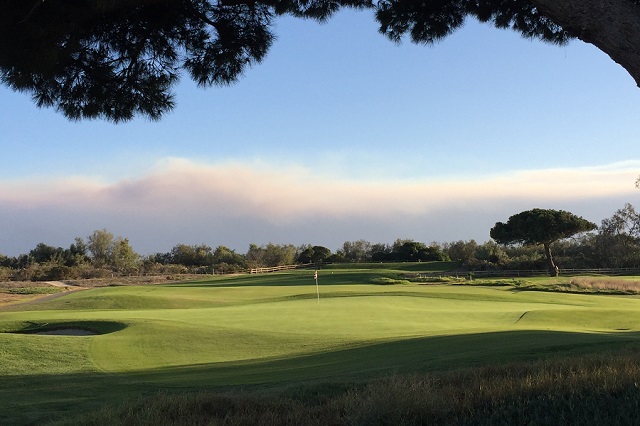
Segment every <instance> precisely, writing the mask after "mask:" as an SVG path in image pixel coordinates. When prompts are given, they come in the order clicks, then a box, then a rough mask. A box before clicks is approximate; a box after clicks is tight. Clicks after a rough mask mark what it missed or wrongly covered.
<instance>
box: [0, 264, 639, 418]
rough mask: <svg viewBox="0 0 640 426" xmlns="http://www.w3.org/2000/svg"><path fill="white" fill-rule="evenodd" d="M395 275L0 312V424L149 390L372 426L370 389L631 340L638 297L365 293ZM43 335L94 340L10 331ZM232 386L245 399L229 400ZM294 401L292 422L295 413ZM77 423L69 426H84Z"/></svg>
mask: <svg viewBox="0 0 640 426" xmlns="http://www.w3.org/2000/svg"><path fill="white" fill-rule="evenodd" d="M393 274H398V271H394V270H381V269H379V270H321V271H320V273H319V284H320V300H319V301H318V300H317V295H316V287H315V282H314V280H313V271H294V272H289V273H281V274H271V275H261V276H256V275H254V276H248V275H247V276H236V277H226V278H225V277H214V278H212V279H209V280H206V281H194V282H191V283H185V284H166V285H157V286H141V287H138V286H123V287H107V288H95V289H91V290H85V291H82V292H73V293H69V294H66V295H64V296H63V297H60V298H58V299H55V300H49V301H44V302H41V303H38V304H33V305H21V306H13V307H11V308H10V309H9V308H7V309H5V310H4V311H2V312H0V423H1V424H13V423H15V424H32V423H42V422H44V421H46V420H47V419H58V420H60V419H64V418H69V417H74V418H75V417H76V414H82V413H86V412H89V411H94V410H99V409H100V407H102V406H104V405H105V404H107V403H108V404H110V405H111V407H114V406H116V407H117V406H119V405H120V404H121V403H122V402H123V401H131V400H132V399H134V398H135V397H139V396H140V395H143V396H145V397H151V398H152V399H151V400H147V399H145V401H147V402H146V404H149V405H152V406H154V404H156V402H154V400H155V396H157V395H158V392H159V391H162V392H164V393H166V394H167V395H168V396H167V398H169V399H171V398H172V397H173V395H180V394H184V393H188V394H189V395H194V394H197V395H208V396H206V398H210V396H211V395H214V397H215V398H218V397H220V398H222V399H223V400H225V401H228V402H229V404H231V405H233V406H235V407H240V406H242V405H243V404H244V402H243V399H242V398H245V397H246V398H248V399H247V400H248V401H252V402H251V404H245V405H247V406H248V405H252V404H253V405H255V406H257V407H263V408H261V409H257V411H256V412H255V413H254V414H252V416H265V417H264V418H263V417H260V418H258V419H257V420H259V421H260V422H262V421H264V422H267V423H266V424H269V423H268V419H269V418H270V416H273V419H274V420H273V422H274V423H271V424H282V421H283V420H284V421H285V423H286V421H289V420H286V419H288V418H289V417H286V416H289V415H292V416H294V417H291V419H292V420H291V422H294V421H295V419H297V420H298V421H300V420H301V419H303V418H307V417H308V416H310V418H316V417H317V418H319V419H321V418H324V417H322V416H324V414H322V413H321V412H322V410H323V409H324V408H325V405H327V404H329V401H333V402H331V404H337V405H336V406H337V407H342V408H339V409H338V411H337V413H338V414H339V415H340V417H338V418H337V420H336V424H375V419H373V418H365V417H363V416H364V413H366V412H367V410H368V411H372V410H373V409H374V408H375V407H377V406H378V405H379V403H377V402H375V401H376V399H375V398H374V394H375V392H374V391H375V390H376V389H378V388H379V389H384V386H385V385H384V384H385V383H387V382H385V380H386V381H388V382H389V383H393V381H394V380H398V383H404V384H402V385H398V387H399V388H402V387H406V388H408V389H413V388H414V387H415V386H417V385H411V384H410V383H411V381H409V380H410V377H411V376H413V375H416V374H417V375H418V376H415V377H422V379H420V380H427V379H428V380H431V379H430V378H431V377H440V376H438V375H437V374H444V373H442V372H450V373H451V372H452V371H457V370H459V369H465V368H470V367H474V368H475V367H477V368H488V367H487V366H496V365H500V364H503V363H505V362H506V361H509V362H519V363H525V362H534V363H535V362H541V361H539V360H544V359H556V358H560V359H565V357H568V356H583V355H584V354H599V353H600V354H601V353H605V352H606V351H611V350H613V349H620V348H624V347H628V346H629V345H636V344H637V342H638V338H639V337H640V334H639V333H638V332H640V309H638V308H640V299H638V298H636V297H635V296H620V295H608V296H601V295H593V294H560V293H553V292H528V291H519V290H518V288H517V286H513V285H500V286H479V285H474V286H452V285H430V286H424V285H419V284H404V283H403V285H374V284H371V280H373V279H376V278H384V277H387V278H388V277H390V276H393ZM390 279H392V278H390ZM540 283H543V281H540ZM45 324H46V327H53V328H56V327H61V326H69V327H80V328H81V327H83V326H84V327H87V328H96V329H97V331H100V332H102V333H104V334H101V335H97V336H84V337H70V336H35V335H24V334H15V333H7V332H8V331H18V330H24V329H30V328H31V329H33V328H39V327H43V325H45ZM1 332H4V333H1ZM633 347H636V346H633ZM631 352H633V351H631ZM613 353H614V354H615V352H613ZM594 356H595V355H594ZM473 371H475V370H473ZM436 373H437V374H436ZM433 374H436V376H432V375H433ZM447 374H449V373H447ZM451 374H454V373H451ZM456 374H457V373H456ZM408 377H409V378H408ZM425 377H426V379H425ZM411 380H413V379H411ZM434 380H435V379H434ZM438 380H445V379H442V378H439V379H438ZM447 380H448V379H447ZM514 380H520V379H514ZM465 383H466V382H465ZM336 386H337V389H338V390H339V391H335V389H336ZM473 386H475V385H473ZM230 389H231V390H233V392H232V393H230V394H229V393H227V391H228V390H230ZM316 389H328V390H329V391H328V393H329V395H328V396H327V395H325V394H323V395H324V396H322V395H320V396H318V398H319V400H322V401H325V402H324V403H322V404H321V405H320V406H316V405H313V404H316V403H315V402H314V403H313V404H311V405H309V404H310V402H309V401H314V400H315V399H314V398H315V397H306V396H305V395H315V394H317V393H318V392H319V391H316ZM367 389H368V391H367V392H369V393H370V396H369V397H367V398H370V399H369V403H371V404H372V405H370V406H368V407H369V408H366V407H367V405H366V404H365V403H364V402H362V404H364V405H361V406H360V405H357V404H359V403H360V402H359V400H358V398H355V396H354V395H355V393H353V392H364V391H365V390H367ZM469 389H471V390H472V391H470V392H471V393H473V394H475V393H477V392H476V391H475V388H473V387H472V388H469ZM239 390H243V392H244V393H243V394H241V395H240V397H238V396H237V395H236V392H237V391H239ZM384 392H386V393H388V394H389V395H392V394H393V392H392V390H391V389H387V390H385V391H384ZM398 392H400V390H398ZM456 392H460V390H458V391H456ZM607 392H608V391H607ZM216 395H217V396H216ZM381 395H382V394H381ZM399 395H401V393H399ZM329 397H330V398H329ZM406 397H407V396H402V398H406ZM206 398H205V400H206ZM237 398H240V399H237ZM327 398H329V399H327ZM398 398H401V397H400V396H398ZM425 398H426V397H425ZM483 398H484V397H483ZM187 399H190V397H187ZM205 400H203V401H205ZM289 400H291V401H292V402H291V401H289ZM392 400H393V399H390V401H392ZM340 401H342V402H340ZM345 401H346V402H345ZM363 401H367V399H364V400H363ZM518 401H520V400H518ZM522 401H524V402H522V403H525V402H526V399H523V400H522ZM176 403H177V402H176ZM190 403H194V404H196V403H197V399H196V400H195V401H193V402H190ZM162 404H172V403H171V402H163V403H162ZM181 404H182V403H181ZM202 404H203V405H207V404H208V406H216V404H218V403H217V402H216V403H205V402H202ZM220 404H222V403H220ZM297 404H302V408H300V410H302V411H296V410H297V408H296V407H298V405H297ZM323 404H324V405H323ZM331 404H329V405H331ZM340 404H342V405H340ZM345 404H346V405H345ZM398 404H399V403H394V404H393V405H394V406H395V405H398ZM416 404H417V403H416ZM473 404H476V402H474V403H473ZM473 404H472V406H473V407H476V405H473ZM136 407H138V406H136V405H133V406H131V405H127V406H124V407H122V408H109V410H115V411H109V412H110V413H111V414H112V415H113V416H115V417H114V418H115V419H120V418H122V419H123V420H122V424H136V422H138V421H139V422H140V423H139V424H154V423H153V422H156V421H159V418H158V417H149V418H151V419H153V420H151V421H147V422H146V423H145V421H143V420H137V421H133V420H132V421H131V422H129V421H128V420H127V417H123V416H125V414H123V412H135V411H136V410H138V408H136ZM160 407H161V406H158V410H160V411H162V410H165V409H164V408H160ZM270 407H271V408H270ZM278 407H279V408H278ZM305 407H306V408H305ZM345 407H347V408H345ZM398 407H400V408H402V406H401V405H398ZM463 407H466V406H463ZM478 407H480V408H478V409H481V408H482V406H481V405H480V406H478ZM211 409H216V410H219V411H220V410H221V411H220V412H225V413H227V414H229V410H226V409H225V410H222V409H218V408H215V407H214V408H211ZM413 409H414V408H410V407H409V408H402V409H401V410H400V411H399V412H400V413H401V412H403V411H402V410H405V411H407V410H409V411H408V412H411V410H413ZM415 409H416V410H417V408H415ZM166 410H168V411H166ZM166 410H165V411H162V412H165V415H166V416H168V417H167V418H169V419H172V418H174V417H172V416H177V417H178V418H181V417H182V416H186V414H180V413H182V411H180V410H182V409H181V408H179V407H178V408H175V409H173V408H167V409H166ZM175 410H178V414H176V412H174V411H175ZM239 410H240V409H239ZM305 410H311V411H305ZM465 410H467V409H466V408H464V409H462V411H463V412H466V411H465ZM474 410H475V408H474ZM121 411H122V412H121ZM151 411H155V410H151ZM196 411H197V410H196ZM239 412H240V414H238V415H239V416H240V417H234V415H232V414H229V416H231V417H229V419H230V420H229V421H228V422H227V423H225V422H226V420H224V418H223V419H219V418H218V417H215V416H213V417H210V419H213V420H211V421H213V424H249V423H251V422H252V421H255V420H256V418H255V417H246V419H253V420H251V421H250V420H246V421H245V420H243V419H245V417H242V416H244V415H245V414H242V410H240V411H239ZM278 413H280V414H278ZM301 413H302V414H301ZM313 413H316V414H313ZM357 413H361V414H357ZM420 413H423V412H420ZM147 415H149V416H152V413H148V414H145V416H147ZM209 415H211V414H204V416H209ZM216 415H217V414H216ZM225 415H226V414H225ZM332 415H333V414H332ZM378 415H379V416H382V417H380V419H383V420H380V422H379V423H378V424H396V423H392V421H393V422H395V420H397V419H398V418H400V419H402V418H404V417H389V419H391V420H388V421H387V420H384V419H385V418H387V417H385V416H391V415H392V416H398V415H400V414H398V413H391V414H389V413H388V414H384V413H382V412H380V413H379V414H378ZM422 415H426V414H424V413H423V414H420V415H419V416H418V414H410V415H409V417H407V419H415V418H420V416H422ZM247 416H248V414H247ZM282 416H284V417H282ZM296 416H297V417H296ZM314 416H316V417H314ZM416 416H418V417H416ZM145 418H146V417H145ZM185 418H189V417H185ZM225 418H226V417H225ZM434 418H436V419H438V418H439V417H434ZM83 419H84V420H78V421H79V422H80V423H82V422H83V421H89V420H88V418H85V417H83ZM443 419H445V420H443V422H444V421H447V420H446V419H448V418H447V417H443ZM98 421H99V420H96V422H98ZM413 421H414V420H407V422H409V423H407V424H416V423H410V422H413ZM207 422H208V421H207ZM370 422H373V423H370ZM470 422H471V423H473V421H470ZM157 424H162V423H157ZM193 424H198V423H197V422H196V423H193ZM203 424H206V423H203ZM254 424H256V423H254ZM300 424H305V423H300ZM306 424H308V423H306ZM400 424H401V423H400Z"/></svg>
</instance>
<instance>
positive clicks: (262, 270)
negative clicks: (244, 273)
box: [249, 263, 314, 274]
mask: <svg viewBox="0 0 640 426" xmlns="http://www.w3.org/2000/svg"><path fill="white" fill-rule="evenodd" d="M313 265H314V264H313V263H303V264H300V265H281V266H272V267H269V268H252V269H250V270H249V271H250V273H251V274H268V273H270V272H280V271H289V270H292V269H306V268H309V267H311V266H313Z"/></svg>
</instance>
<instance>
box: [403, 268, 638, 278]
mask: <svg viewBox="0 0 640 426" xmlns="http://www.w3.org/2000/svg"><path fill="white" fill-rule="evenodd" d="M471 274H472V276H473V277H474V278H483V277H539V276H545V275H549V271H548V270H546V269H519V270H490V271H445V272H421V273H420V272H419V273H417V274H416V275H417V276H418V277H468V276H470V275H471ZM560 275H640V268H592V269H560Z"/></svg>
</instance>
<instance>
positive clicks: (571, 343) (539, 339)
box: [0, 331, 640, 424]
mask: <svg viewBox="0 0 640 426" xmlns="http://www.w3.org/2000/svg"><path fill="white" fill-rule="evenodd" d="M639 337H640V334H639V333H635V332H634V333H603V334H596V333H569V332H553V331H508V332H494V333H480V334H470V335H456V336H439V337H428V338H415V339H407V340H400V341H390V342H385V343H375V344H371V345H368V346H359V347H352V348H345V349H342V350H338V351H333V352H326V353H316V354H310V355H304V356H295V357H291V358H286V359H270V360H253V361H242V362H234V363H221V364H203V365H193V366H183V367H172V368H163V369H157V370H147V371H136V372H130V373H77V374H61V375H33V376H31V375H22V376H3V377H0V424H41V423H44V422H45V421H48V420H51V419H61V418H65V417H69V416H75V415H77V414H79V413H82V412H87V411H90V410H93V409H95V408H97V407H100V406H102V405H104V404H107V403H116V404H117V403H120V402H122V401H124V400H127V399H130V398H134V397H139V396H145V395H155V394H157V393H158V392H160V391H164V392H184V391H198V390H205V389H209V390H210V389H215V390H222V391H224V390H228V389H235V390H238V389H244V390H248V391H267V392H269V391H273V390H274V389H284V388H288V387H291V386H294V387H295V386H298V387H300V386H302V387H304V386H311V385H314V386H317V385H318V384H319V383H324V382H361V381H366V380H371V379H375V378H379V377H385V376H389V375H393V374H408V373H414V372H433V371H445V370H453V369H458V368H466V367H476V366H486V365H499V364H502V363H505V362H516V361H533V360H537V359H544V358H549V357H567V356H574V355H582V354H587V353H597V352H602V351H610V350H615V349H616V348H622V347H626V346H629V345H630V344H632V343H636V342H637V341H638V338H639ZM0 372H1V370H0Z"/></svg>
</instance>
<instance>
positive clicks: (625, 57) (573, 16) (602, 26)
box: [531, 0, 640, 86]
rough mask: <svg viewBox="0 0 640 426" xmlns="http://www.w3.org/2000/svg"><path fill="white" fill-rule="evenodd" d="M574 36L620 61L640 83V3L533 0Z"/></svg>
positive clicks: (605, 0)
mask: <svg viewBox="0 0 640 426" xmlns="http://www.w3.org/2000/svg"><path fill="white" fill-rule="evenodd" d="M531 2H532V3H533V4H534V5H535V6H536V7H537V8H538V10H540V12H542V13H544V14H545V15H546V16H548V17H549V18H551V19H552V20H553V21H554V22H555V23H557V24H559V25H560V26H562V27H563V28H564V29H565V30H566V31H568V32H569V33H570V34H572V35H573V36H575V37H577V38H579V39H580V40H582V41H584V42H585V43H589V44H592V45H594V46H596V47H597V48H598V49H600V50H602V51H603V52H604V53H606V54H607V55H609V57H611V59H613V60H614V61H615V62H617V63H618V64H620V65H621V66H622V67H623V68H624V69H625V70H627V72H628V73H629V74H631V77H633V79H634V80H635V81H636V84H637V85H638V86H640V6H638V5H635V4H633V3H632V2H631V0H531Z"/></svg>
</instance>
